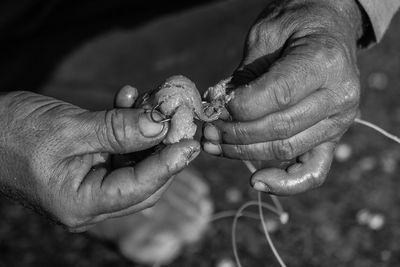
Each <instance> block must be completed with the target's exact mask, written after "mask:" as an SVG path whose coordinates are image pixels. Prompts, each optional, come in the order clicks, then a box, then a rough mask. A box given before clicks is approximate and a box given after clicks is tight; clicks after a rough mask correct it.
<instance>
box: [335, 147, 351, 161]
mask: <svg viewBox="0 0 400 267" xmlns="http://www.w3.org/2000/svg"><path fill="white" fill-rule="evenodd" d="M351 154H352V148H351V146H350V145H348V144H339V145H338V147H337V148H336V150H335V159H336V160H337V161H338V162H345V161H347V160H348V159H349V158H350V157H351Z"/></svg>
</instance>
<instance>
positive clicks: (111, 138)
mask: <svg viewBox="0 0 400 267" xmlns="http://www.w3.org/2000/svg"><path fill="white" fill-rule="evenodd" d="M104 120H105V125H106V127H105V129H104V130H103V129H98V131H97V132H100V133H101V135H102V136H103V137H102V138H100V140H105V141H104V142H105V143H108V144H109V145H110V146H111V147H112V148H113V149H116V150H123V149H125V147H126V145H125V143H126V136H127V125H126V123H125V121H124V116H123V115H122V113H121V111H120V110H118V109H113V110H109V111H106V113H105V118H104Z"/></svg>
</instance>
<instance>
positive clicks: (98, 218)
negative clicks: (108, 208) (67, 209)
mask: <svg viewBox="0 0 400 267" xmlns="http://www.w3.org/2000/svg"><path fill="white" fill-rule="evenodd" d="M173 178H174V177H171V179H169V180H168V181H167V182H166V183H165V184H164V185H163V186H162V187H161V188H160V189H158V190H157V191H156V192H155V193H154V194H152V195H151V196H150V197H148V198H147V199H146V200H144V201H142V202H140V203H138V204H137V205H133V206H130V207H128V208H126V209H122V210H119V211H115V212H110V213H104V214H100V215H95V216H94V217H93V218H91V219H90V220H89V221H87V222H85V224H84V225H83V226H79V227H75V228H72V229H71V228H70V229H69V230H70V231H72V232H76V233H79V232H84V231H87V230H88V229H90V228H91V227H93V226H94V225H96V224H97V223H99V222H102V221H104V220H108V219H111V218H117V217H122V216H126V215H129V214H133V213H136V212H139V211H142V210H145V209H147V208H150V207H152V206H153V205H154V204H155V203H156V202H157V201H158V200H159V199H160V198H161V196H162V195H163V194H164V192H165V191H166V190H167V189H168V187H169V186H170V184H171V183H172V182H173V180H174V179H173Z"/></svg>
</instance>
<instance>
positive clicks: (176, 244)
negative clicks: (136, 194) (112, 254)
mask: <svg viewBox="0 0 400 267" xmlns="http://www.w3.org/2000/svg"><path fill="white" fill-rule="evenodd" d="M212 212H213V203H212V200H211V198H210V196H209V187H208V185H207V184H206V183H205V182H204V181H203V179H202V178H201V175H200V174H198V173H197V172H195V171H194V170H193V169H190V168H187V169H185V170H184V171H182V172H181V173H179V174H178V175H177V176H176V178H175V181H174V182H173V183H172V184H171V186H170V188H169V189H168V190H167V191H166V193H165V194H164V196H163V197H162V198H161V199H160V201H159V202H158V203H157V204H156V205H155V206H154V207H152V208H149V209H147V210H144V211H142V212H140V213H136V214H133V215H129V216H125V217H120V218H116V219H111V220H108V221H105V222H102V223H100V224H98V225H96V226H95V227H94V228H92V229H91V230H90V232H91V233H92V234H94V235H95V236H98V237H100V238H104V239H108V240H111V241H114V242H116V243H117V245H118V246H119V248H120V251H121V253H122V254H123V255H124V256H125V257H127V258H129V259H131V260H132V261H135V262H139V263H144V264H155V263H157V264H166V263H169V262H171V261H172V260H174V259H175V258H176V257H177V256H178V255H179V254H180V252H181V251H182V249H183V248H184V247H185V246H187V245H189V244H192V243H195V242H196V241H198V240H200V238H201V236H202V234H203V233H204V231H205V230H206V228H207V226H208V222H209V220H210V217H211V215H212Z"/></svg>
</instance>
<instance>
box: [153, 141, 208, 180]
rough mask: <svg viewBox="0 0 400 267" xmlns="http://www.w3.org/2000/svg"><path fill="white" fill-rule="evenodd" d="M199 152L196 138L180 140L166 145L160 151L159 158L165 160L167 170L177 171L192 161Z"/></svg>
mask: <svg viewBox="0 0 400 267" xmlns="http://www.w3.org/2000/svg"><path fill="white" fill-rule="evenodd" d="M200 152H201V147H200V144H199V142H197V141H196V140H182V141H180V142H179V143H175V144H172V145H168V146H167V147H166V148H165V149H164V150H163V151H161V160H162V161H165V162H166V164H167V166H168V168H167V169H168V170H170V171H171V172H174V173H176V172H178V171H180V170H181V169H183V168H184V167H186V166H187V165H188V164H189V163H190V162H192V161H193V160H194V159H195V158H197V156H198V155H199V154H200Z"/></svg>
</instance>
